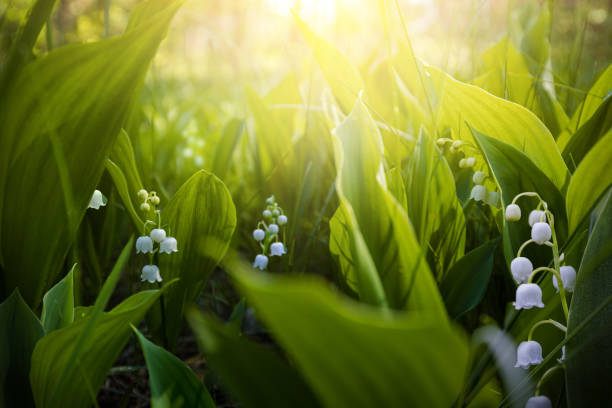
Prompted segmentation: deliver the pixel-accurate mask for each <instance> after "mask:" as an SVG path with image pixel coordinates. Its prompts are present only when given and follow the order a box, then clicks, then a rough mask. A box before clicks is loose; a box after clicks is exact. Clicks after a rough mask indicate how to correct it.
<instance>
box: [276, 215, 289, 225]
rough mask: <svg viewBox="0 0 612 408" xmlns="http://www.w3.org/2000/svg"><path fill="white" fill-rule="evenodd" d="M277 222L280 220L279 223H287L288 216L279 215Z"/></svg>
mask: <svg viewBox="0 0 612 408" xmlns="http://www.w3.org/2000/svg"><path fill="white" fill-rule="evenodd" d="M276 222H278V225H285V224H286V223H287V216H286V215H282V214H281V215H279V216H278V219H277V220H276Z"/></svg>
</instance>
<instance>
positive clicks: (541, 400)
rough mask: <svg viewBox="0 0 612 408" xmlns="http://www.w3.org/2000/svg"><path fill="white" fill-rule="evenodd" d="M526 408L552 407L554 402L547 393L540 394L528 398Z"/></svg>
mask: <svg viewBox="0 0 612 408" xmlns="http://www.w3.org/2000/svg"><path fill="white" fill-rule="evenodd" d="M525 408H552V402H550V399H548V397H547V396H546V395H538V396H535V397H531V398H529V399H528V400H527V403H526V404H525Z"/></svg>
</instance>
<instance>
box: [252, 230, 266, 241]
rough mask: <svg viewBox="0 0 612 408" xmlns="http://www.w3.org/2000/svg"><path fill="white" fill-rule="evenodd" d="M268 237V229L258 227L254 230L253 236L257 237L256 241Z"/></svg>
mask: <svg viewBox="0 0 612 408" xmlns="http://www.w3.org/2000/svg"><path fill="white" fill-rule="evenodd" d="M265 237H266V231H264V230H262V229H261V228H257V229H256V230H254V231H253V238H254V239H255V241H261V240H263V239H264V238H265Z"/></svg>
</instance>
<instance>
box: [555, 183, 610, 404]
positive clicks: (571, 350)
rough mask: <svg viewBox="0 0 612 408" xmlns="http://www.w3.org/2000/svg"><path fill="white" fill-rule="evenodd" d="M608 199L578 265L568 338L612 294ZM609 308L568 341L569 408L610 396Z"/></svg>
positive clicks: (608, 197)
mask: <svg viewBox="0 0 612 408" xmlns="http://www.w3.org/2000/svg"><path fill="white" fill-rule="evenodd" d="M611 197H612V196H611V195H610V193H608V196H607V197H606V199H605V204H604V209H603V212H602V213H601V215H600V216H599V218H598V219H597V222H596V223H595V226H594V227H593V229H592V232H591V235H590V237H589V241H588V243H587V247H586V249H585V251H584V256H583V258H582V262H581V264H580V269H579V271H578V276H577V279H576V286H575V288H574V294H573V296H572V302H571V306H570V313H569V321H568V325H567V332H568V336H569V335H571V334H572V333H573V332H574V331H576V330H578V328H579V327H580V324H581V323H582V322H583V321H584V320H586V319H587V317H588V316H589V315H590V314H591V313H592V312H594V311H595V310H597V309H598V308H599V306H600V305H602V304H603V303H604V302H606V301H607V299H608V298H609V297H610V293H612V198H611ZM611 316H612V305H611V304H609V303H608V304H607V307H605V308H604V309H603V310H601V311H600V313H599V314H598V315H597V317H595V318H594V319H593V320H591V321H590V322H589V324H588V326H587V327H586V328H585V330H582V331H581V334H580V336H579V337H578V338H575V339H573V340H571V341H569V342H568V344H567V349H566V355H567V374H566V378H567V387H568V399H569V406H570V407H589V406H592V407H594V406H598V405H601V403H602V401H606V400H607V399H608V397H609V395H610V381H609V378H610V373H609V370H610V367H611V366H612V347H611V343H610V338H611V337H612V326H610V317H611Z"/></svg>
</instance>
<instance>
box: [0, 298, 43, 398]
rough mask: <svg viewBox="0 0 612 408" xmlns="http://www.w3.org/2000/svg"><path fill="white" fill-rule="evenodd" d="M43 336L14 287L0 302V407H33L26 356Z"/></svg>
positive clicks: (28, 359) (36, 321)
mask: <svg viewBox="0 0 612 408" xmlns="http://www.w3.org/2000/svg"><path fill="white" fill-rule="evenodd" d="M43 335H44V330H43V328H42V326H41V324H40V321H39V320H38V318H37V317H36V316H35V315H34V313H32V311H31V310H30V308H29V307H28V305H27V304H26V303H25V302H24V301H23V298H22V297H21V295H20V294H19V290H17V289H15V291H14V292H13V294H12V295H11V296H9V297H8V298H7V299H6V300H5V301H4V302H2V304H0V406H3V407H24V408H26V407H34V399H33V398H32V389H31V388H30V377H29V373H30V359H31V356H32V351H33V350H34V346H35V345H36V342H38V340H39V339H40V338H42V336H43Z"/></svg>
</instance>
